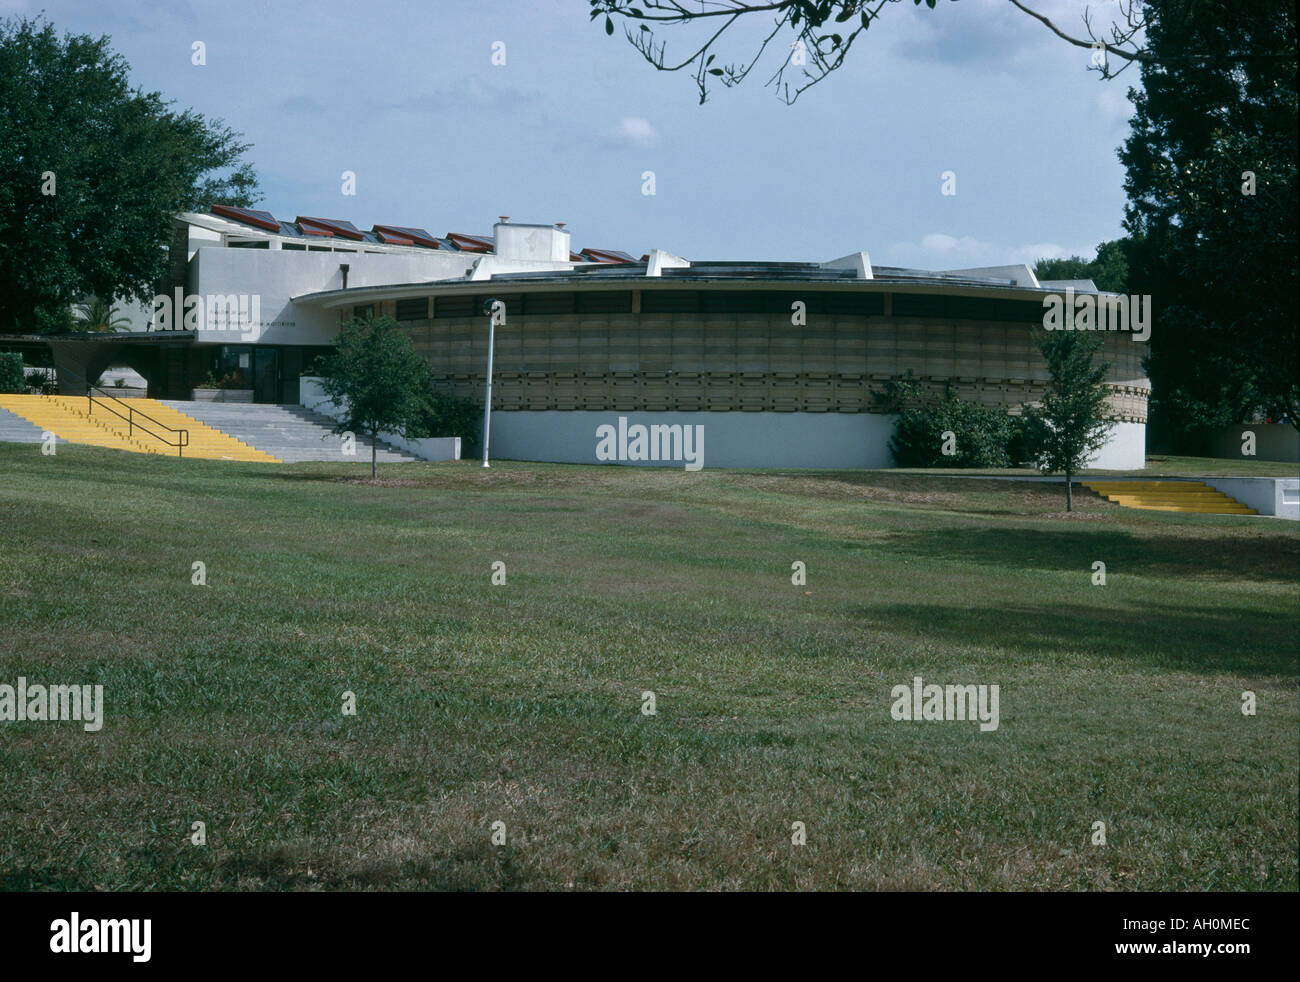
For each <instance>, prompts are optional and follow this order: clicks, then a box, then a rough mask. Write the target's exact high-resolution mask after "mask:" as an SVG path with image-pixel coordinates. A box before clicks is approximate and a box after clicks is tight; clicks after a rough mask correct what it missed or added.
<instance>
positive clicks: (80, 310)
mask: <svg viewBox="0 0 1300 982" xmlns="http://www.w3.org/2000/svg"><path fill="white" fill-rule="evenodd" d="M77 314H78V319H77V326H78V327H79V328H81V330H83V331H104V332H107V333H110V334H111V333H115V332H117V331H121V330H127V329H129V328H130V326H131V322H130V321H129V320H127V319H126V318H125V317H123V316H122V315H121V314H119V313H116V312H115V311H114V310H113V305H112V304H111V303H106V302H104V301H103V300H92V301H90V302H89V303H83V304H79V305H78V306H77Z"/></svg>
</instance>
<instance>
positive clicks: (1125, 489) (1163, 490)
mask: <svg viewBox="0 0 1300 982" xmlns="http://www.w3.org/2000/svg"><path fill="white" fill-rule="evenodd" d="M1080 483H1081V484H1082V485H1083V486H1084V487H1085V488H1087V489H1088V490H1089V491H1094V492H1096V493H1097V494H1099V495H1101V496H1102V497H1103V498H1105V499H1106V500H1107V501H1113V502H1115V504H1117V505H1122V506H1124V507H1125V508H1141V509H1144V510H1146V511H1177V512H1186V513H1190V514H1203V515H1258V514H1259V512H1257V511H1256V510H1255V509H1254V508H1247V507H1246V506H1245V505H1243V504H1242V503H1241V502H1240V501H1238V500H1237V499H1235V498H1230V497H1228V496H1227V495H1226V494H1224V493H1223V492H1222V491H1216V490H1214V488H1212V487H1210V486H1209V485H1208V484H1206V483H1205V482H1204V481H1081V482H1080Z"/></svg>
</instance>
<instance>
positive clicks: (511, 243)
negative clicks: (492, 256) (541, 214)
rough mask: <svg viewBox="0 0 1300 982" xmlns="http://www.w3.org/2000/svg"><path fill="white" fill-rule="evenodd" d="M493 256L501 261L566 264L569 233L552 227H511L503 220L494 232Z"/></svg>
mask: <svg viewBox="0 0 1300 982" xmlns="http://www.w3.org/2000/svg"><path fill="white" fill-rule="evenodd" d="M493 232H494V233H495V236H496V254H497V256H498V257H499V258H501V259H520V260H525V261H529V260H531V261H534V262H536V261H541V262H561V263H563V262H569V257H570V255H571V254H572V252H571V250H570V248H569V233H568V231H567V230H565V229H563V228H560V227H557V226H555V225H523V224H519V225H510V224H507V223H506V222H505V221H504V220H502V221H500V222H497V224H496V227H495V228H494V229H493Z"/></svg>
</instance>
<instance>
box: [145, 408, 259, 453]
mask: <svg viewBox="0 0 1300 982" xmlns="http://www.w3.org/2000/svg"><path fill="white" fill-rule="evenodd" d="M135 401H136V402H138V403H140V404H141V406H140V408H141V409H142V410H143V411H144V412H146V413H148V414H149V415H150V416H152V417H153V418H154V419H156V420H158V421H159V422H160V423H165V424H166V425H167V426H174V427H176V428H177V429H183V430H188V431H189V434H190V446H189V447H187V448H186V450H185V455H186V456H187V457H203V458H208V459H212V460H248V461H261V462H263V463H269V464H278V463H282V461H281V460H280V459H279V458H278V457H273V456H271V454H269V453H267V452H266V451H264V450H258V449H257V448H256V447H251V446H249V445H248V444H247V443H245V442H244V441H243V440H238V439H236V438H235V437H233V436H231V435H230V434H229V433H225V432H223V431H221V430H219V429H217V428H216V427H214V426H209V425H208V424H207V423H201V422H199V421H198V420H197V419H195V418H194V417H193V416H188V415H186V414H185V413H183V412H181V411H180V410H177V409H173V408H172V407H171V406H168V405H166V404H164V403H161V402H159V401H158V400H156V399H137V400H135Z"/></svg>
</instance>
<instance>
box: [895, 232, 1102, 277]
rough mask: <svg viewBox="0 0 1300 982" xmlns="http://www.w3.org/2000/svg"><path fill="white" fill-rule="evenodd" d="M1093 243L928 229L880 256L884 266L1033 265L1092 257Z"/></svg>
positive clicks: (942, 267)
mask: <svg viewBox="0 0 1300 982" xmlns="http://www.w3.org/2000/svg"><path fill="white" fill-rule="evenodd" d="M1094 251H1095V250H1094V247H1093V246H1063V245H1059V244H1058V243H1055V242H1029V243H1025V244H1023V245H1012V246H1008V245H1000V244H998V243H996V242H985V241H983V240H981V239H976V238H973V237H972V236H969V235H963V236H960V237H958V236H953V235H948V234H946V233H944V232H931V233H929V234H928V235H925V236H922V238H921V241H920V242H895V243H894V244H893V245H891V246H890V247H889V252H888V253H887V255H885V256H882V257H881V259H880V262H881V265H884V266H915V267H917V268H920V269H964V268H967V267H971V266H1006V265H1010V264H1012V263H1029V264H1030V265H1033V264H1034V263H1035V262H1037V261H1038V260H1039V259H1059V258H1062V257H1065V256H1072V255H1079V256H1083V257H1085V258H1091V257H1092V255H1093V253H1094Z"/></svg>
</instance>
